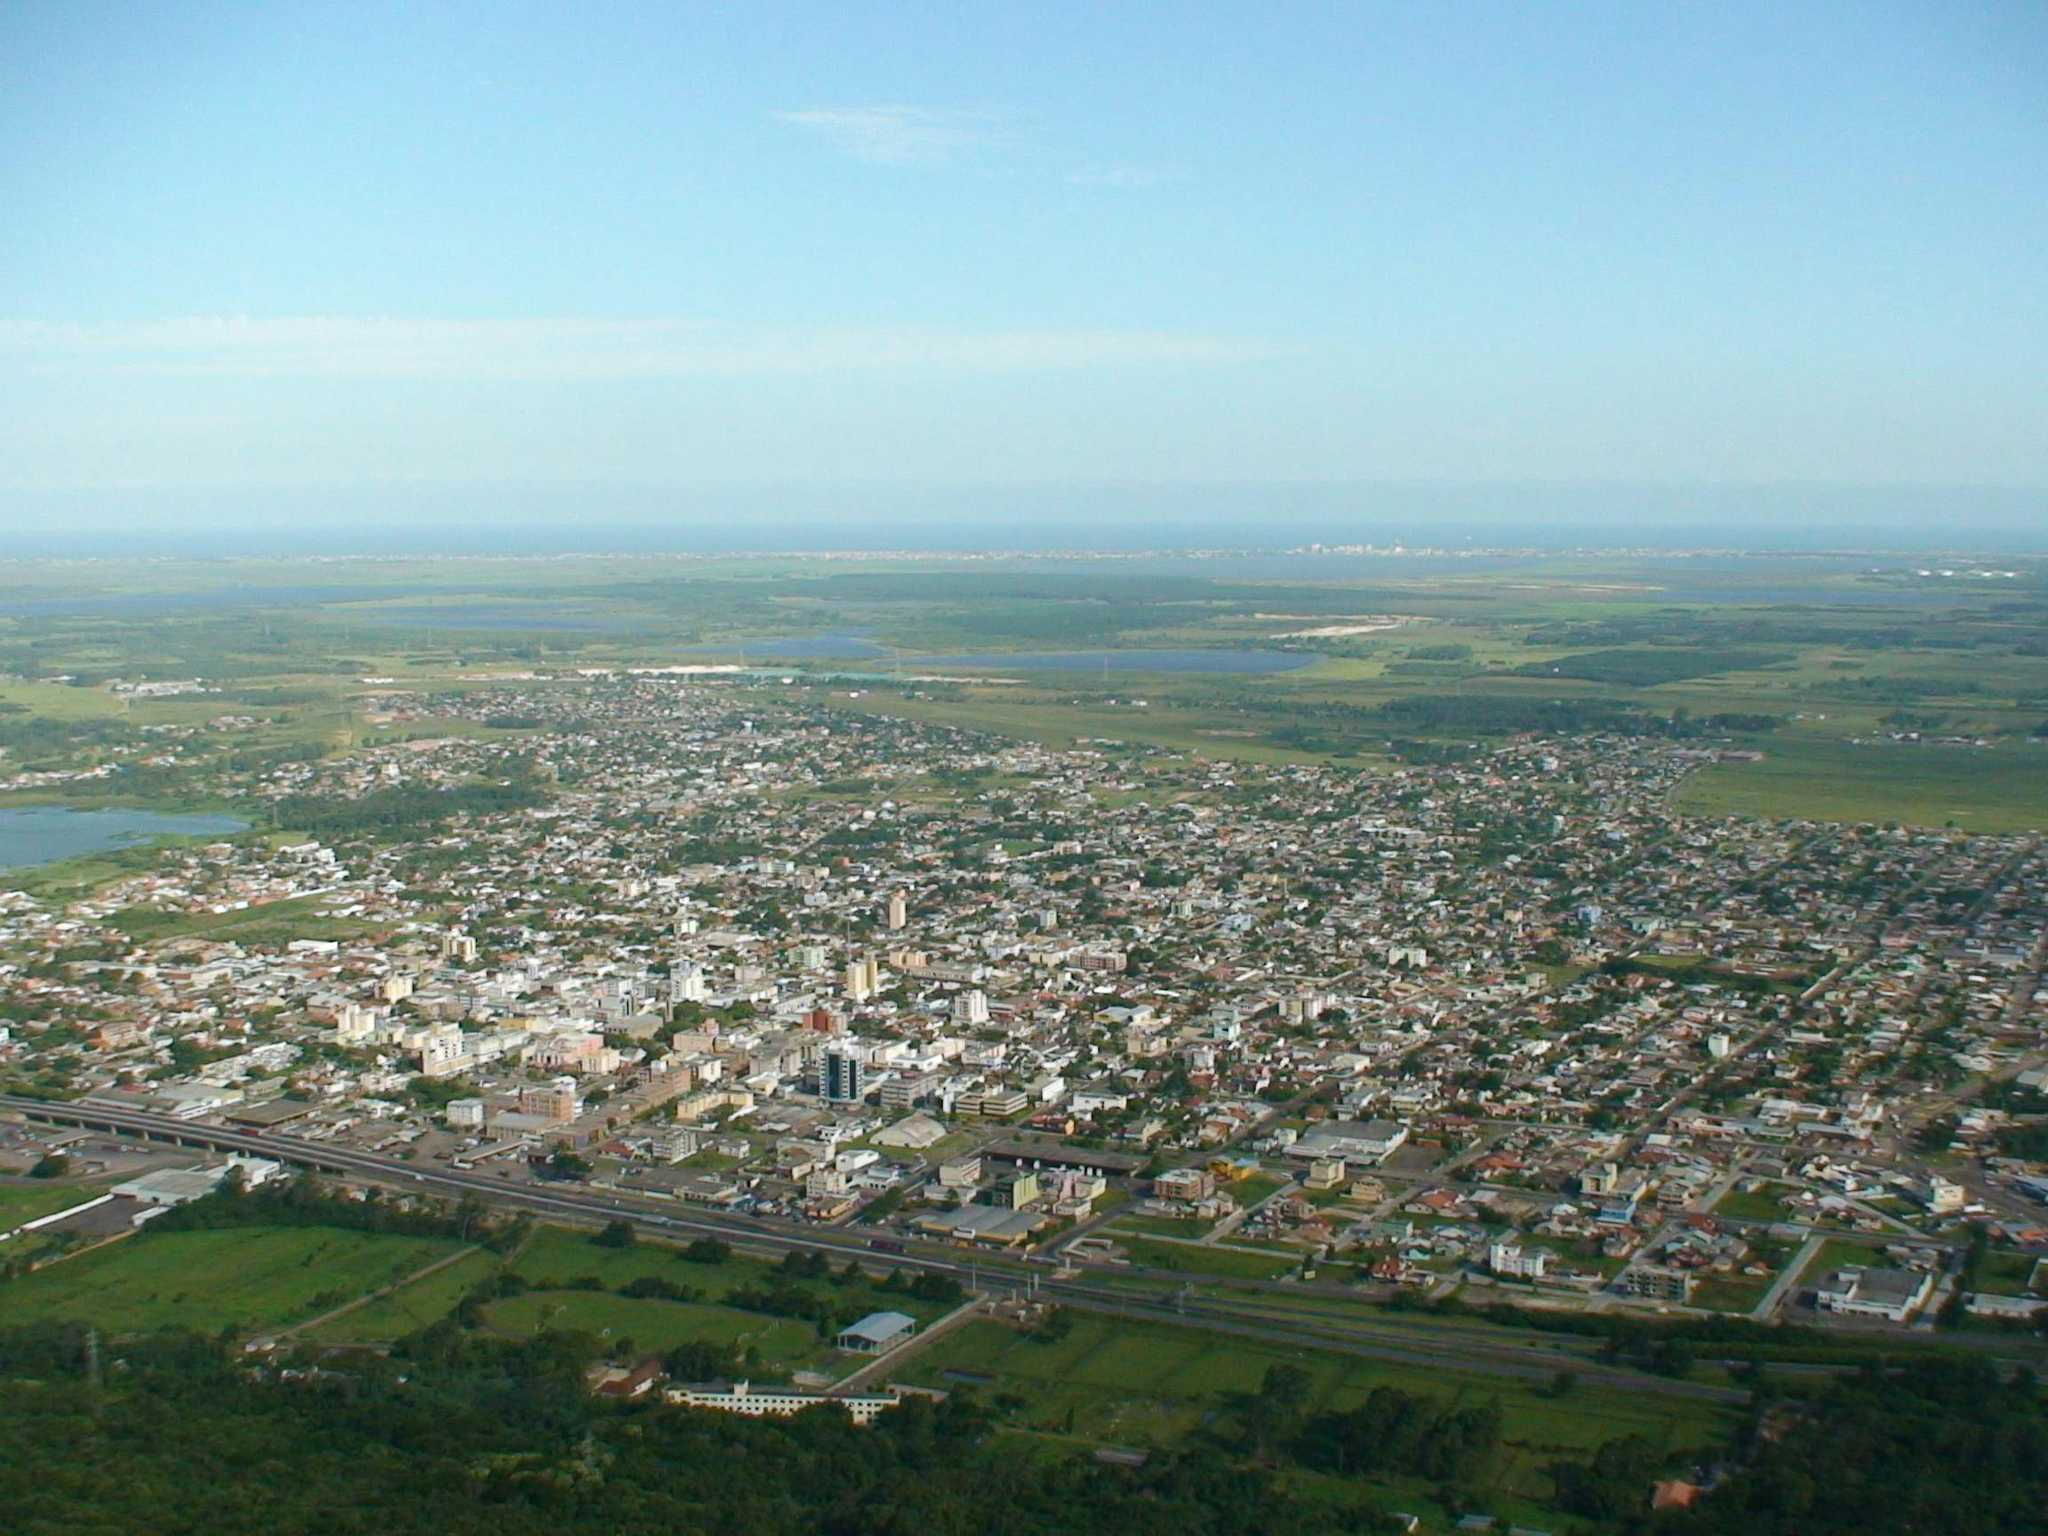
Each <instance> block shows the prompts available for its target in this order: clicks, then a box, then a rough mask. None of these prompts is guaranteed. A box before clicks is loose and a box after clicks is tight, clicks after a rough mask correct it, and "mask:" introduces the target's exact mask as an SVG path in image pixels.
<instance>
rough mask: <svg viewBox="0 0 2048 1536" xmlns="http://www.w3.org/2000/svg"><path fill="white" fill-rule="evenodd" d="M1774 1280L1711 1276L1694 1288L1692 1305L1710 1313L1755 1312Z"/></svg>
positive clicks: (1746, 1276)
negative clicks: (1703, 1308)
mask: <svg viewBox="0 0 2048 1536" xmlns="http://www.w3.org/2000/svg"><path fill="white" fill-rule="evenodd" d="M1774 1279H1776V1276H1774V1275H1765V1276H1763V1277H1761V1278H1756V1277H1752V1276H1749V1275H1709V1276H1707V1277H1706V1278H1705V1279H1703V1280H1701V1281H1700V1282H1699V1284H1697V1285H1695V1286H1694V1287H1693V1289H1692V1305H1693V1306H1695V1307H1705V1308H1706V1309H1707V1310H1708V1311H1710V1312H1742V1313H1746V1312H1754V1311H1755V1310H1756V1304H1757V1303H1758V1302H1760V1301H1762V1300H1763V1299H1764V1295H1765V1293H1766V1292H1768V1291H1769V1290H1770V1288H1771V1282H1772V1281H1773V1280H1774Z"/></svg>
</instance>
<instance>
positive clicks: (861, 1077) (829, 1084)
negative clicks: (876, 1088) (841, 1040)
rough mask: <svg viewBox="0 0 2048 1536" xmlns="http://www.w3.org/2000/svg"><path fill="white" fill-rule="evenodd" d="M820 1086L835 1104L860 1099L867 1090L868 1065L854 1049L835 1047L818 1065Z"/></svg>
mask: <svg viewBox="0 0 2048 1536" xmlns="http://www.w3.org/2000/svg"><path fill="white" fill-rule="evenodd" d="M818 1087H819V1089H820V1090H821V1091H822V1092H823V1093H824V1095H825V1097H826V1098H828V1099H830V1100H831V1101H832V1102H833V1103H835V1104H851V1103H856V1102H858V1101H859V1099H860V1097H861V1095H862V1094H864V1093H866V1092H867V1065H866V1063H864V1062H863V1061H862V1060H861V1059H860V1053H859V1052H858V1051H854V1050H842V1049H838V1048H834V1049H832V1050H829V1051H827V1052H826V1053H825V1056H824V1060H823V1061H822V1062H821V1063H820V1065H819V1067H818Z"/></svg>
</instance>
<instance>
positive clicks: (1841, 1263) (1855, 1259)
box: [1806, 1237, 1898, 1280]
mask: <svg viewBox="0 0 2048 1536" xmlns="http://www.w3.org/2000/svg"><path fill="white" fill-rule="evenodd" d="M1850 1265H1854V1266H1856V1267H1857V1268H1859V1269H1896V1268H1898V1266H1897V1265H1896V1264H1894V1263H1893V1262H1892V1261H1891V1260H1890V1259H1888V1258H1886V1257H1885V1256H1884V1250H1883V1249H1882V1248H1873V1247H1871V1246H1870V1245H1869V1244H1867V1243H1852V1242H1850V1241H1848V1240H1847V1239H1845V1238H1839V1237H1831V1238H1829V1239H1828V1240H1827V1241H1826V1242H1824V1243H1822V1244H1821V1245H1820V1252H1819V1253H1817V1254H1815V1255H1814V1256H1813V1262H1812V1263H1810V1264H1808V1265H1807V1266H1806V1275H1807V1278H1808V1279H1811V1280H1818V1279H1820V1277H1821V1276H1823V1275H1825V1274H1829V1273H1831V1272H1832V1271H1834V1270H1837V1269H1842V1268H1845V1267H1847V1266H1850Z"/></svg>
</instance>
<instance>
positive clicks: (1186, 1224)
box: [1107, 1214, 1215, 1237]
mask: <svg viewBox="0 0 2048 1536" xmlns="http://www.w3.org/2000/svg"><path fill="white" fill-rule="evenodd" d="M1214 1225H1215V1223H1214V1222H1210V1221H1203V1220H1202V1219H1201V1218H1200V1217H1198V1216H1143V1215H1136V1214H1130V1215H1124V1216H1119V1217H1117V1219H1116V1221H1115V1222H1114V1223H1112V1224H1111V1225H1110V1227H1109V1228H1108V1229H1107V1235H1108V1236H1110V1237H1115V1236H1116V1235H1118V1234H1119V1233H1123V1232H1137V1233H1143V1234H1147V1235H1150V1236H1152V1237H1201V1236H1202V1235H1204V1234H1205V1233H1206V1232H1208V1230H1209V1228H1211V1227H1212V1226H1214Z"/></svg>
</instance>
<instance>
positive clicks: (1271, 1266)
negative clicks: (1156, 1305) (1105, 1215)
mask: <svg viewBox="0 0 2048 1536" xmlns="http://www.w3.org/2000/svg"><path fill="white" fill-rule="evenodd" d="M1121 1225H1122V1223H1120V1222H1119V1223H1116V1224H1115V1225H1114V1226H1113V1228H1112V1230H1111V1231H1110V1233H1109V1236H1111V1237H1113V1238H1115V1239H1116V1241H1117V1245H1118V1246H1119V1247H1121V1248H1122V1249H1123V1250H1124V1252H1126V1253H1128V1254H1129V1255H1130V1256H1131V1262H1132V1263H1133V1264H1141V1265H1144V1266H1145V1267H1146V1268H1148V1269H1172V1270H1180V1271H1183V1272H1185V1273H1187V1274H1190V1275H1222V1276H1226V1277H1228V1278H1230V1279H1233V1280H1273V1279H1277V1278H1279V1277H1280V1276H1281V1275H1284V1274H1286V1273H1287V1272H1288V1271H1290V1270H1292V1269H1293V1268H1294V1267H1295V1265H1296V1264H1297V1263H1299V1262H1300V1261H1299V1260H1297V1259H1291V1258H1286V1257H1283V1256H1282V1255H1280V1254H1277V1253H1276V1254H1272V1255H1267V1254H1263V1253H1247V1252H1243V1251H1241V1250H1239V1249H1236V1248H1222V1247H1217V1246H1215V1245H1213V1244H1212V1245H1209V1246H1206V1247H1198V1246H1196V1245H1195V1244H1193V1243H1167V1242H1159V1241H1156V1240H1154V1239H1151V1238H1146V1237H1139V1236H1135V1235H1130V1234H1126V1233H1124V1232H1122V1231H1120V1230H1116V1229H1115V1228H1116V1227H1120V1226H1121Z"/></svg>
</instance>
